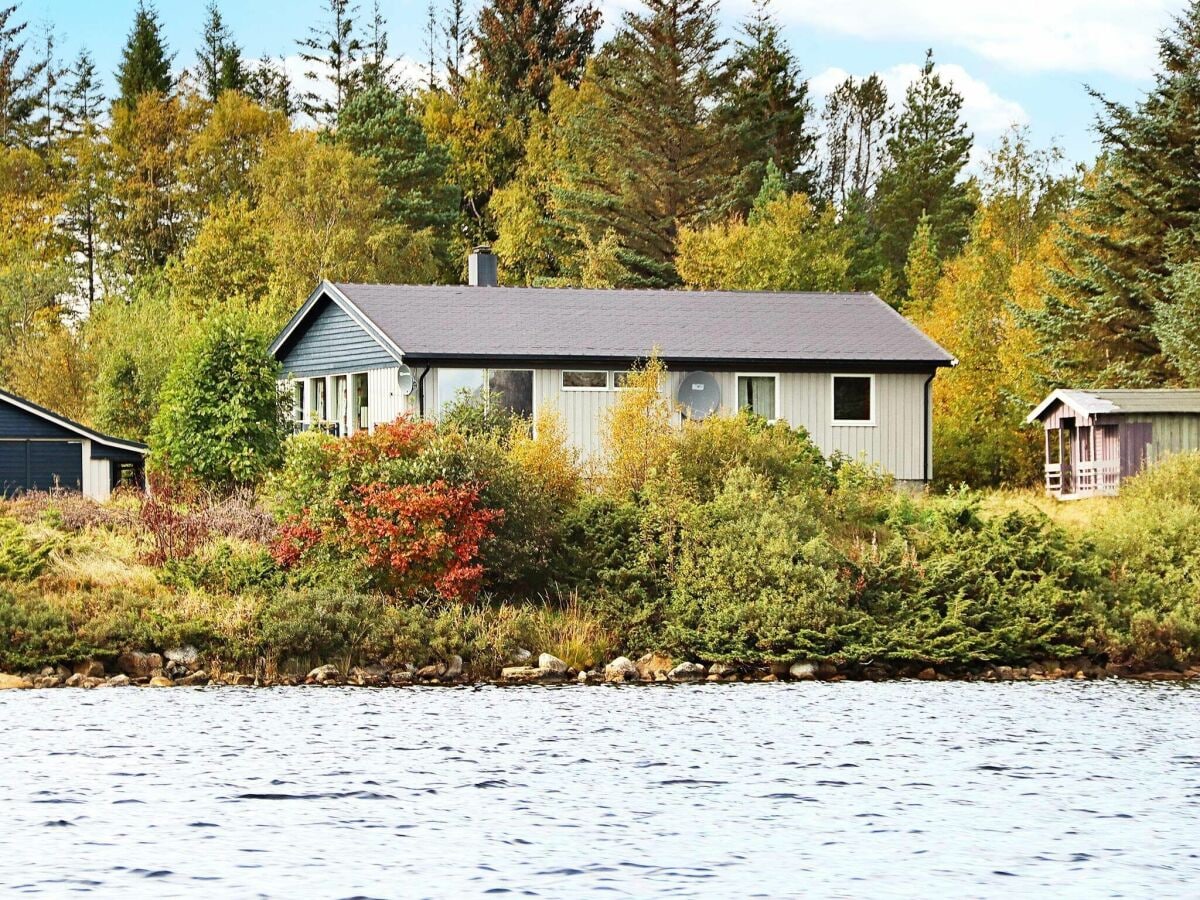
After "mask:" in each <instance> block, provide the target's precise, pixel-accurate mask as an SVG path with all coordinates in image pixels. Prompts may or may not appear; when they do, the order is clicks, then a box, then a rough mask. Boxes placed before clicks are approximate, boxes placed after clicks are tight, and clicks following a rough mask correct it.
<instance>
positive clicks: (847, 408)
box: [833, 375, 875, 425]
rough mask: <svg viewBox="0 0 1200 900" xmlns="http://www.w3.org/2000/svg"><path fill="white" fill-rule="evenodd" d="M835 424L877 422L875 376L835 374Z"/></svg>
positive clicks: (867, 423) (869, 423)
mask: <svg viewBox="0 0 1200 900" xmlns="http://www.w3.org/2000/svg"><path fill="white" fill-rule="evenodd" d="M833 424H834V425H874V424H875V376H873V375H834V376H833Z"/></svg>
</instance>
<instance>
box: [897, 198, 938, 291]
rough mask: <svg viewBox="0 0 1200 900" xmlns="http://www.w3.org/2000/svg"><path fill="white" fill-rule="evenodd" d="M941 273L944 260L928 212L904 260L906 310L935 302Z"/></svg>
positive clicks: (923, 217) (922, 219) (919, 223)
mask: <svg viewBox="0 0 1200 900" xmlns="http://www.w3.org/2000/svg"><path fill="white" fill-rule="evenodd" d="M941 277H942V262H941V260H940V259H939V258H938V247H937V241H936V240H935V238H934V234H933V225H932V224H931V223H930V221H929V216H926V215H922V216H921V220H920V221H919V222H918V223H917V229H916V231H914V232H913V239H912V242H911V243H910V244H909V245H908V259H907V261H906V262H905V263H904V278H905V280H906V281H907V283H908V302H907V304H906V305H905V312H906V313H910V314H911V311H912V310H926V309H928V308H929V306H930V305H931V304H932V303H933V297H934V292H935V291H936V290H937V283H938V279H939V278H941Z"/></svg>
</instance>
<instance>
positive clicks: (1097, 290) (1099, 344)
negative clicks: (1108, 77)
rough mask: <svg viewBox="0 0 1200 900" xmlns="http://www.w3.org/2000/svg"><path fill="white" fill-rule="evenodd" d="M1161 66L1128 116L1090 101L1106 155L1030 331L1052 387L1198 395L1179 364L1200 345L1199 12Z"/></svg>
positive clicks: (1188, 17)
mask: <svg viewBox="0 0 1200 900" xmlns="http://www.w3.org/2000/svg"><path fill="white" fill-rule="evenodd" d="M1159 62H1160V71H1159V72H1158V73H1157V74H1156V75H1155V84H1154V87H1153V89H1152V90H1151V91H1150V92H1149V93H1148V94H1147V95H1146V96H1145V98H1144V99H1143V100H1141V101H1140V102H1139V103H1138V104H1137V105H1136V106H1133V107H1129V106H1126V105H1124V104H1120V103H1116V102H1114V101H1109V100H1106V99H1105V98H1103V97H1102V96H1101V95H1100V94H1099V93H1096V92H1093V96H1094V97H1096V98H1097V100H1099V101H1100V102H1101V104H1102V108H1103V114H1102V117H1101V118H1100V120H1099V122H1098V123H1097V126H1098V129H1099V132H1100V137H1101V140H1102V144H1103V149H1104V154H1103V156H1102V157H1101V159H1100V161H1099V163H1098V164H1097V166H1096V168H1095V169H1094V170H1093V171H1092V172H1091V173H1090V174H1089V175H1088V177H1087V179H1086V180H1085V182H1084V190H1083V193H1082V197H1081V199H1080V203H1079V207H1078V209H1077V210H1076V211H1075V213H1074V215H1072V216H1071V217H1070V218H1069V219H1068V221H1067V224H1066V227H1065V229H1064V235H1063V237H1062V240H1061V243H1060V250H1061V253H1062V257H1063V261H1062V264H1061V265H1060V266H1057V267H1055V269H1054V271H1053V272H1052V275H1053V287H1052V290H1050V291H1049V292H1048V294H1047V296H1046V298H1045V308H1044V309H1043V310H1042V311H1040V313H1038V314H1037V315H1036V317H1035V323H1034V324H1035V327H1036V329H1037V331H1038V333H1039V340H1040V344H1041V346H1042V347H1043V348H1044V352H1045V355H1046V362H1047V364H1048V365H1049V366H1050V368H1051V371H1052V373H1053V376H1052V377H1053V380H1054V381H1055V382H1059V383H1069V384H1071V385H1073V386H1081V387H1086V386H1097V387H1121V386H1124V387H1162V386H1166V385H1171V384H1177V383H1180V382H1182V381H1186V383H1188V384H1200V381H1196V380H1195V378H1194V376H1193V375H1192V374H1191V370H1192V367H1191V365H1190V361H1184V359H1183V355H1186V354H1187V353H1190V350H1189V349H1188V348H1189V347H1190V346H1191V345H1192V344H1193V343H1194V339H1195V336H1196V335H1200V321H1198V320H1197V318H1196V317H1195V316H1194V315H1193V314H1192V313H1191V312H1189V311H1187V310H1188V309H1194V308H1195V307H1194V304H1192V303H1191V298H1190V294H1191V285H1190V281H1191V278H1190V277H1189V274H1188V270H1189V269H1190V268H1191V267H1193V266H1194V265H1195V264H1196V263H1197V262H1198V261H1200V245H1198V244H1197V242H1196V240H1195V235H1197V234H1200V136H1198V135H1197V130H1196V123H1197V122H1198V121H1200V2H1192V3H1191V4H1190V5H1189V7H1188V9H1187V11H1186V12H1185V13H1184V14H1183V15H1181V16H1180V17H1179V18H1178V19H1177V20H1176V21H1175V23H1174V26H1173V27H1172V28H1171V29H1170V30H1169V31H1168V32H1166V33H1165V34H1164V35H1163V36H1162V37H1161V38H1160V40H1159ZM1180 299H1182V300H1184V304H1183V308H1182V309H1178V310H1177V309H1175V308H1174V307H1175V305H1176V303H1177V301H1178V300H1180ZM1181 364H1182V365H1181ZM1181 368H1183V369H1185V371H1189V374H1188V377H1187V378H1186V379H1184V378H1181V371H1180V370H1181Z"/></svg>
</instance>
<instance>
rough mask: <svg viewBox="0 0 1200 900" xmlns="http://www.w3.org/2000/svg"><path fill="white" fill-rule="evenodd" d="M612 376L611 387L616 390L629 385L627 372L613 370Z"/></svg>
mask: <svg viewBox="0 0 1200 900" xmlns="http://www.w3.org/2000/svg"><path fill="white" fill-rule="evenodd" d="M612 378H613V380H612V383H613V387H614V388H616V389H617V390H618V391H623V390H624V389H625V388H627V387H629V373H628V372H613V373H612Z"/></svg>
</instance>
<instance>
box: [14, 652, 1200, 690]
mask: <svg viewBox="0 0 1200 900" xmlns="http://www.w3.org/2000/svg"><path fill="white" fill-rule="evenodd" d="M511 663H512V664H511V665H508V666H504V667H502V668H501V669H499V671H498V672H493V673H492V674H491V676H490V677H489V676H487V675H485V676H480V675H479V674H478V673H475V672H472V671H469V670H467V669H466V668H465V667H464V663H463V659H462V657H460V656H452V657H451V658H450V659H449V660H447V661H444V662H437V663H434V664H431V665H426V666H421V667H417V666H414V665H411V664H410V665H404V666H399V667H395V666H393V667H388V666H384V665H382V664H373V665H365V666H353V667H351V668H350V669H349V670H346V671H343V670H342V669H340V668H338V667H337V666H335V665H332V664H325V665H320V666H317V667H315V668H313V669H311V670H309V671H308V673H307V674H306V675H301V674H282V673H279V672H275V671H268V670H267V669H266V667H265V666H263V667H260V668H259V671H255V672H242V671H234V670H228V669H223V668H222V667H221V666H219V665H218V664H208V665H206V664H205V663H204V661H203V660H202V659H201V657H200V654H199V652H198V651H197V650H196V649H195V648H194V647H176V648H173V649H170V650H166V651H164V652H163V653H157V652H142V651H127V652H125V653H121V654H120V655H118V656H117V657H116V658H115V659H114V660H113V661H112V662H111V663H109V665H108V666H106V665H105V663H104V662H102V661H101V660H97V659H89V660H83V661H81V662H78V663H76V664H75V665H74V666H72V667H70V668H68V667H66V666H61V665H60V666H55V667H49V666H48V667H46V668H43V669H42V670H41V671H39V672H37V673H25V674H3V673H0V690H29V689H49V688H63V687H69V688H84V689H91V688H112V687H128V686H141V687H152V688H166V687H203V686H210V685H221V686H232V687H282V686H299V685H318V686H336V685H346V686H356V687H406V686H414V685H415V686H431V687H432V686H458V685H473V684H496V685H512V686H517V685H564V684H581V685H582V684H686V683H693V684H694V683H701V682H704V683H708V682H719V683H747V682H758V683H761V682H782V681H824V682H830V683H835V682H841V681H894V680H917V681H986V682H1009V681H1059V680H1063V679H1074V680H1087V681H1097V680H1104V679H1110V678H1123V679H1132V680H1138V681H1190V680H1194V679H1200V666H1193V667H1191V668H1189V669H1187V670H1184V671H1179V670H1174V669H1171V670H1167V669H1162V670H1134V669H1132V668H1130V667H1129V666H1124V665H1119V664H1115V663H1104V662H1097V661H1095V660H1092V659H1089V658H1087V657H1078V658H1075V659H1068V660H1045V661H1043V662H1035V663H1031V664H1029V665H1028V666H1019V667H1014V666H990V665H988V666H980V667H978V668H975V669H970V668H965V667H961V666H953V667H936V666H930V665H926V664H922V663H906V664H886V665H885V664H880V663H866V664H863V663H842V664H838V663H835V662H831V661H809V660H800V661H797V662H791V663H788V662H778V663H772V664H770V665H761V664H760V665H739V664H736V663H724V662H714V663H710V664H705V663H702V662H694V661H688V660H684V661H678V660H675V659H673V658H671V657H670V656H668V655H667V654H665V653H647V654H645V655H644V656H642V657H640V658H638V659H637V660H632V659H630V658H628V657H625V656H620V657H617V658H616V659H614V660H613V661H612V662H610V663H608V664H607V665H605V666H603V667H597V668H594V669H586V670H582V671H580V670H577V669H575V668H573V667H571V666H569V665H568V664H567V663H566V662H564V661H563V660H561V659H559V658H558V657H556V656H553V655H552V654H549V653H542V654H541V655H539V656H538V657H537V659H536V660H535V659H534V657H533V654H532V653H530V652H529V651H527V650H520V651H518V652H517V653H516V654H515V655H514V658H513V659H512V660H511Z"/></svg>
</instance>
